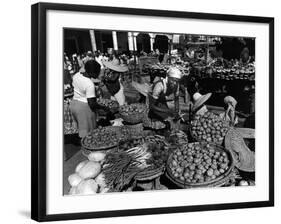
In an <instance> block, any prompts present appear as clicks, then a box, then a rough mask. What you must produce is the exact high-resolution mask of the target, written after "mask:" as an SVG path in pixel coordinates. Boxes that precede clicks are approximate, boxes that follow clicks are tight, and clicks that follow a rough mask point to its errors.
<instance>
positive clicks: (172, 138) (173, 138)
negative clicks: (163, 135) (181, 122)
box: [168, 130, 188, 145]
mask: <svg viewBox="0 0 281 224" xmlns="http://www.w3.org/2000/svg"><path fill="white" fill-rule="evenodd" d="M168 141H169V142H170V143H171V144H172V145H182V144H187V143H188V137H187V135H186V133H184V132H183V131H181V130H173V131H172V132H171V133H170V135H169V137H168Z"/></svg>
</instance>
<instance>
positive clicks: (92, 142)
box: [81, 127, 119, 150]
mask: <svg viewBox="0 0 281 224" xmlns="http://www.w3.org/2000/svg"><path fill="white" fill-rule="evenodd" d="M118 141H119V138H118V134H117V133H116V131H115V130H113V129H112V128H107V127H99V128H97V129H94V130H93V131H91V132H90V133H89V134H88V135H87V136H85V137H84V138H83V139H82V141H81V143H82V146H83V147H84V148H86V149H89V150H103V149H108V148H112V147H115V146H117V145H118Z"/></svg>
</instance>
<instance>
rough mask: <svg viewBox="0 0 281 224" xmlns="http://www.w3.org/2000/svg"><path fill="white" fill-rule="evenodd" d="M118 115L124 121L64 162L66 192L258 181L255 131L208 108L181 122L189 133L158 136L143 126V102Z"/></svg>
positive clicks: (95, 135)
mask: <svg viewBox="0 0 281 224" xmlns="http://www.w3.org/2000/svg"><path fill="white" fill-rule="evenodd" d="M117 113H118V116H119V117H120V118H122V119H123V121H125V123H126V125H123V126H106V127H100V128H98V129H95V130H94V131H92V132H91V133H89V134H88V135H87V136H86V137H84V138H83V139H82V141H81V144H82V146H81V148H80V150H79V151H78V152H77V153H76V155H74V156H73V157H72V158H71V159H70V160H68V161H67V162H66V163H65V170H66V172H65V175H64V179H65V186H64V193H65V194H72V195H76V194H95V193H105V192H116V191H118V192H120V191H139V190H161V189H180V188H194V187H211V186H212V187H214V186H216V187H218V186H234V185H241V184H243V185H245V184H247V185H248V184H251V185H253V184H254V180H255V179H254V171H255V168H254V149H253V148H251V149H249V148H248V146H247V145H246V143H245V142H244V139H243V137H245V138H248V139H252V138H254V130H253V129H245V131H243V130H244V129H243V128H240V129H237V128H236V127H231V126H229V125H228V123H227V122H225V121H224V120H223V119H221V118H220V117H219V116H218V115H217V114H216V113H213V112H207V113H206V114H204V115H202V116H199V115H195V116H193V117H192V120H191V121H190V122H186V121H182V122H181V123H182V126H184V125H185V130H188V131H181V130H179V129H174V130H167V131H165V132H163V135H159V134H157V133H156V132H157V130H153V129H149V130H148V129H145V128H144V126H143V121H144V119H145V116H146V113H147V109H146V105H145V104H131V105H128V106H123V107H122V108H119V109H118V112H117ZM183 129H184V128H183ZM241 180H243V181H241Z"/></svg>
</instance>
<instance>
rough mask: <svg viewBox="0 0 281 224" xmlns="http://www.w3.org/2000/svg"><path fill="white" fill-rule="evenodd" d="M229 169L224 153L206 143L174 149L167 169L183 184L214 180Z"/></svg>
mask: <svg viewBox="0 0 281 224" xmlns="http://www.w3.org/2000/svg"><path fill="white" fill-rule="evenodd" d="M229 167H230V159H229V157H228V154H227V153H226V152H225V151H221V150H218V149H217V148H216V147H215V145H213V144H208V143H198V142H195V143H189V144H186V145H183V146H181V147H180V148H178V149H176V150H175V151H174V152H173V154H172V155H171V157H170V159H169V164H168V168H169V169H170V171H171V175H172V177H173V178H175V179H177V180H180V181H182V182H185V183H204V182H210V181H212V180H215V179H216V178H218V177H219V176H221V175H222V174H224V173H225V172H227V170H228V169H229Z"/></svg>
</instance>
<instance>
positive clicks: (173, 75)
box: [148, 67, 182, 121]
mask: <svg viewBox="0 0 281 224" xmlns="http://www.w3.org/2000/svg"><path fill="white" fill-rule="evenodd" d="M181 78H182V73H181V72H180V70H179V69H177V68H175V67H172V68H170V69H169V70H168V72H167V77H166V78H162V79H160V80H158V81H157V82H155V83H154V84H153V87H152V94H151V95H149V107H150V111H149V114H148V116H149V117H150V118H151V119H156V120H160V121H165V120H166V119H167V118H168V117H178V113H179V81H180V79H181ZM169 100H170V101H172V100H174V102H175V103H174V105H175V108H174V109H171V108H169V106H168V101H169Z"/></svg>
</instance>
